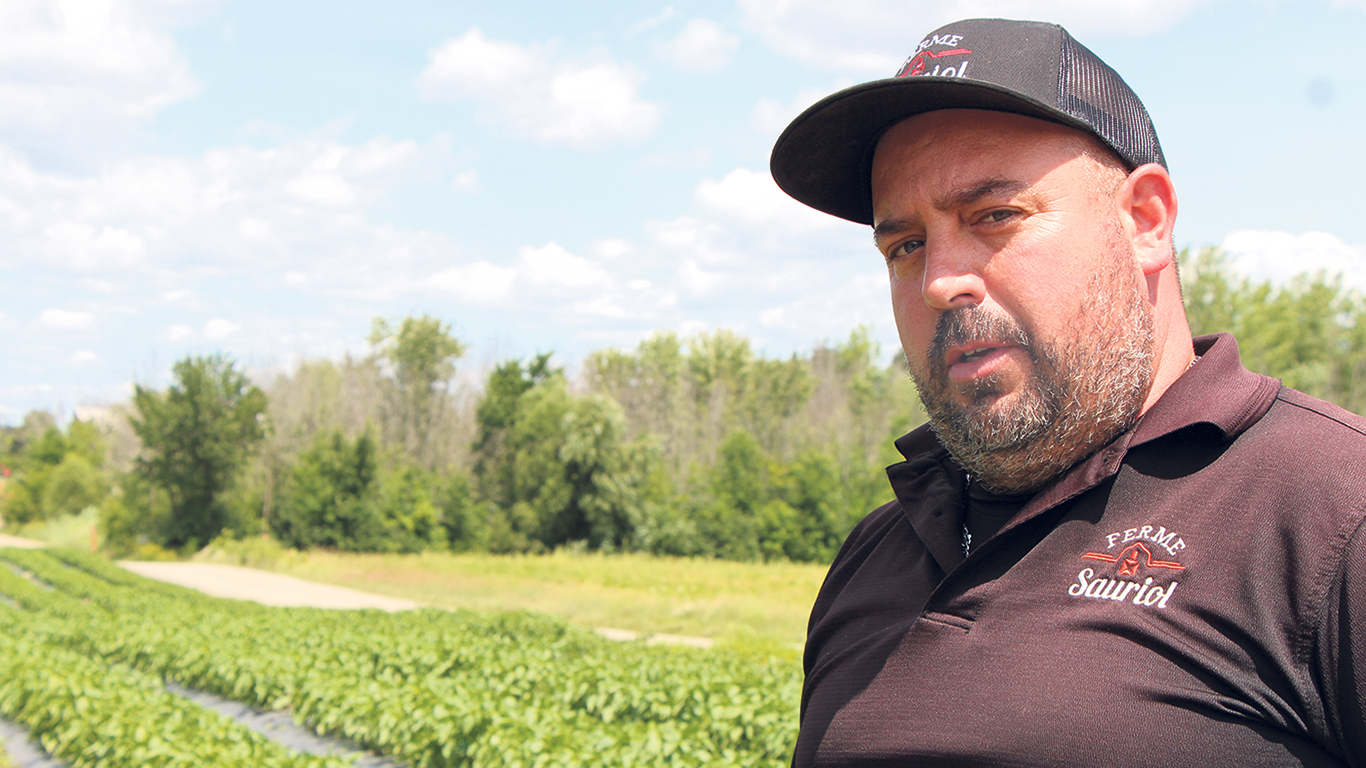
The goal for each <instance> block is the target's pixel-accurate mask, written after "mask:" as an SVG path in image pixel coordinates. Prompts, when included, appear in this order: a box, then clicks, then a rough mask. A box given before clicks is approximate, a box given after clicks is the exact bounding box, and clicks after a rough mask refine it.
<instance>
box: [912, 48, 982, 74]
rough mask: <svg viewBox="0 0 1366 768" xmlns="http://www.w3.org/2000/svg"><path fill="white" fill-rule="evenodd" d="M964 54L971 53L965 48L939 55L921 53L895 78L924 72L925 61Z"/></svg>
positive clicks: (932, 52)
mask: <svg viewBox="0 0 1366 768" xmlns="http://www.w3.org/2000/svg"><path fill="white" fill-rule="evenodd" d="M965 53H972V51H969V50H968V49H967V48H954V49H953V50H949V51H940V52H939V53H935V52H934V51H921V52H920V53H917V54H916V55H915V57H914V58H912V59H911V60H910V61H908V62H906V66H904V67H902V68H901V71H900V72H898V73H897V77H914V76H915V75H918V74H920V73H922V72H924V71H925V59H937V58H940V57H941V56H959V55H962V54H965Z"/></svg>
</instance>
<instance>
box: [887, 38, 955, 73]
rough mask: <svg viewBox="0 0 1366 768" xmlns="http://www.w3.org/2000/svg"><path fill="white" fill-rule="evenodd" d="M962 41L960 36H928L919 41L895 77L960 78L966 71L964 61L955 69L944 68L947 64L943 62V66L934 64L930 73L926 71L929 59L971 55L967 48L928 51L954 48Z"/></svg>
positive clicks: (952, 67)
mask: <svg viewBox="0 0 1366 768" xmlns="http://www.w3.org/2000/svg"><path fill="white" fill-rule="evenodd" d="M962 41H963V36H962V35H930V36H929V37H927V38H925V39H924V40H921V41H920V44H919V45H917V46H916V47H915V51H916V52H915V53H914V54H913V55H912V56H911V58H909V59H907V60H906V63H905V64H902V65H901V69H900V71H898V72H897V73H896V76H897V77H916V76H917V75H927V76H929V77H962V76H963V73H964V72H965V71H967V68H968V63H967V62H966V61H964V62H962V63H961V64H959V65H958V66H956V67H954V66H945V64H947V62H945V64H941V63H939V62H934V69H933V70H932V71H928V72H927V71H926V70H927V69H929V67H930V64H931V59H942V58H944V57H945V56H966V55H967V54H969V53H972V51H970V50H968V49H967V48H951V49H950V50H947V51H931V50H929V49H930V47H931V46H935V45H947V46H956V45H958V44H959V43H961V42H962Z"/></svg>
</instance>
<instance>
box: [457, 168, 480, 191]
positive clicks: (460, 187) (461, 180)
mask: <svg viewBox="0 0 1366 768" xmlns="http://www.w3.org/2000/svg"><path fill="white" fill-rule="evenodd" d="M451 189H454V190H455V191H456V192H478V191H479V172H478V171H476V170H474V169H469V170H465V171H461V172H460V173H457V174H456V175H455V178H453V179H451Z"/></svg>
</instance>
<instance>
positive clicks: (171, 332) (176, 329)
mask: <svg viewBox="0 0 1366 768" xmlns="http://www.w3.org/2000/svg"><path fill="white" fill-rule="evenodd" d="M194 336H195V333H194V329H193V328H191V327H190V326H188V325H173V326H171V327H170V328H167V329H166V334H165V337H166V340H167V341H185V340H186V339H193V338H194Z"/></svg>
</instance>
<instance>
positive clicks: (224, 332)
mask: <svg viewBox="0 0 1366 768" xmlns="http://www.w3.org/2000/svg"><path fill="white" fill-rule="evenodd" d="M241 329H242V326H241V325H239V324H237V323H234V322H233V321H231V320H227V319H225V318H222V317H215V318H213V319H212V320H210V321H209V322H207V323H205V324H204V338H206V339H215V340H217V339H226V338H227V337H229V336H231V335H233V334H234V333H236V332H237V331H239V330H241Z"/></svg>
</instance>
